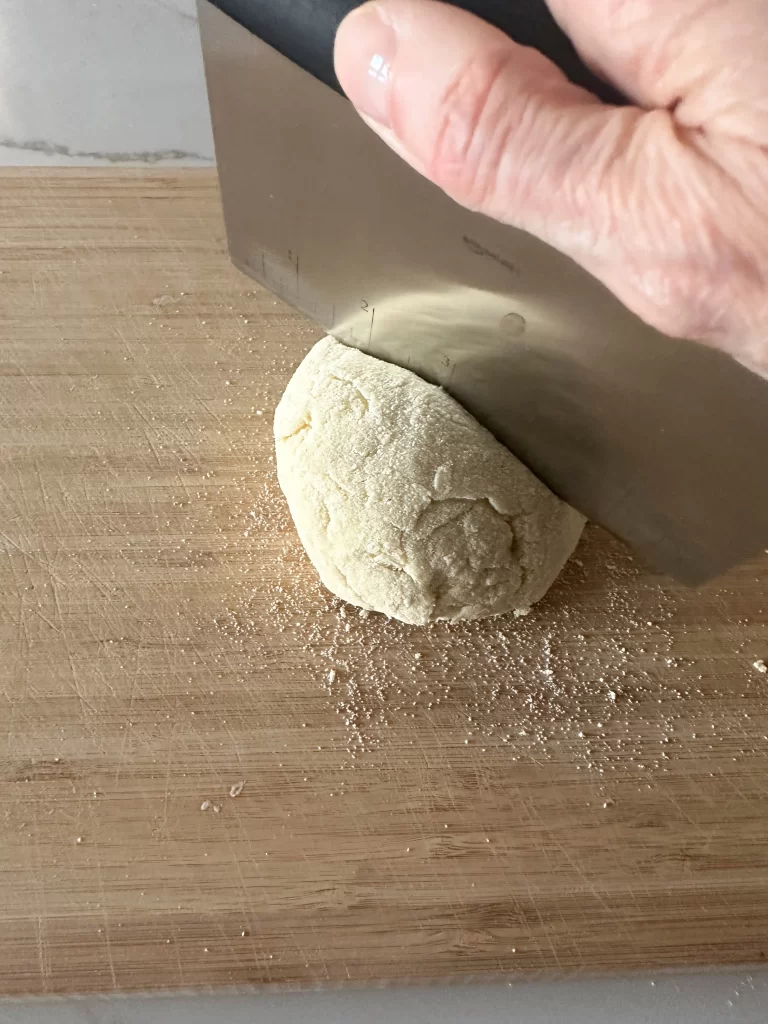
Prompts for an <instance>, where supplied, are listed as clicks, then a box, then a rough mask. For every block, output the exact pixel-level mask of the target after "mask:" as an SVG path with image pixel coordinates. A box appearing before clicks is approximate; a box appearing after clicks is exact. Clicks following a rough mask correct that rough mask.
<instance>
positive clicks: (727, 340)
mask: <svg viewBox="0 0 768 1024" xmlns="http://www.w3.org/2000/svg"><path fill="white" fill-rule="evenodd" d="M549 5H550V8H551V10H552V12H553V14H554V15H555V17H556V18H557V20H558V21H559V22H560V24H561V25H562V26H563V28H564V29H565V30H566V32H567V33H568V34H569V35H570V37H571V38H572V40H573V41H574V43H575V45H576V46H577V48H578V49H579V51H580V53H581V55H582V57H583V58H584V59H585V60H586V62H587V63H589V64H590V65H591V66H592V67H593V68H595V69H596V70H597V71H598V73H599V74H601V75H602V76H603V77H604V78H606V79H608V80H610V81H612V82H613V83H614V84H615V85H617V86H618V87H619V88H620V89H621V90H622V91H623V92H624V94H625V95H627V96H629V97H630V98H631V99H632V100H633V102H634V103H635V106H632V107H628V108H614V107H609V106H606V105H604V104H602V103H600V102H599V101H597V100H596V99H595V98H594V97H592V96H591V95H590V94H588V93H586V92H584V91H583V90H582V89H579V88H578V87H576V86H573V85H571V84H570V83H569V82H568V81H567V80H566V79H565V78H564V76H563V75H562V73H561V72H560V71H559V70H558V69H557V68H555V67H554V66H553V65H552V64H551V63H550V62H549V61H547V60H546V59H545V58H544V57H542V56H541V55H540V54H539V53H537V52H535V51H533V50H530V49H525V48H523V47H520V46H518V45H517V44H515V43H513V42H511V41H510V40H509V39H508V38H507V37H506V36H505V35H504V34H503V33H501V32H499V31H497V30H496V29H494V28H492V27H491V26H489V25H487V24H485V23H483V22H482V21H480V20H479V19H477V18H475V17H473V16H472V15H469V14H467V13H466V12H464V11H461V10H458V9H457V8H454V7H451V6H450V5H447V4H441V3H436V2H434V0H376V2H374V3H369V4H366V5H365V6H364V7H363V8H360V9H359V10H357V11H355V12H354V13H353V14H352V15H350V17H349V18H348V19H347V20H346V22H345V23H344V24H343V25H342V27H341V29H340V31H339V36H338V40H337V49H336V64H337V71H338V75H339V79H340V81H341V83H342V85H343V87H344V88H345V90H346V91H347V92H348V94H349V96H350V98H351V99H352V100H353V102H355V103H356V105H357V106H358V109H359V110H360V111H361V113H362V114H363V115H364V116H365V117H366V120H367V121H368V123H369V124H370V125H371V127H373V128H374V130H376V131H377V132H378V133H379V134H380V135H381V136H382V137H383V138H384V139H385V140H386V141H387V142H389V144H390V145H391V146H392V147H393V148H394V149H395V150H396V151H397V152H399V153H400V154H401V155H402V156H403V157H404V158H405V159H407V160H408V161H409V162H410V163H411V164H412V165H413V166H414V167H416V168H417V169H418V170H419V171H421V172H422V173H423V174H425V175H426V176H427V177H429V178H431V179H432V180H433V181H434V182H435V183H436V184H438V185H439V186H440V187H442V188H443V189H444V190H445V191H446V192H447V193H448V194H449V195H451V196H452V197H453V198H454V199H456V200H457V201H458V202H460V203H462V204H463V205H465V206H468V207H470V208H471V209H474V210H478V211H482V212H484V213H486V214H488V215H490V216H491V217H494V218H496V219H497V220H500V221H504V222H505V223H509V224H512V225H514V226H516V227H519V228H523V229H524V230H527V231H530V232H532V233H533V234H535V235H538V236H539V237H540V238H542V239H544V241H546V242H549V243H550V244H552V245H554V246H556V247H557V248H558V249H560V250H562V251H563V252H565V253H566V254H568V255H569V256H571V257H572V258H573V259H575V260H576V261H577V262H578V263H580V264H581V265H582V266H583V267H585V268H586V269H587V270H589V271H590V272H591V273H592V274H594V275H595V276H596V277H598V278H599V279H600V280H602V281H603V282H604V283H605V284H606V285H607V286H608V287H609V288H610V289H612V291H613V292H614V293H615V294H616V295H617V296H618V297H619V298H620V299H621V300H622V301H623V302H624V303H625V304H626V305H627V306H628V307H629V308H630V309H632V310H633V311H634V312H635V313H637V314H638V315H639V316H640V317H642V318H643V319H644V320H645V321H646V322H647V323H649V324H651V325H652V326H654V327H656V328H658V329H660V330H661V331H663V332H665V333H666V334H670V335H674V336H678V337H686V338H692V339H695V340H698V341H701V342H705V343H707V344H710V345H714V346H717V347H719V348H722V349H724V350H725V351H727V352H729V353H731V354H732V355H733V356H734V357H735V358H737V359H739V360H740V361H741V362H743V363H745V364H746V365H748V366H750V367H751V368H753V369H755V370H757V371H758V372H762V373H766V374H767V375H768V57H766V44H767V43H768V0H765V2H764V0H663V2H661V0H589V2H585V0H549ZM376 54H383V55H384V57H385V58H386V60H387V62H388V65H389V67H388V69H387V70H388V73H387V74H386V75H380V76H379V77H378V79H375V78H374V77H372V76H371V75H369V74H368V68H369V65H370V61H371V59H372V57H373V56H374V55H376ZM382 79H383V80H382Z"/></svg>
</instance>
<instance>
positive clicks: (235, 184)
mask: <svg viewBox="0 0 768 1024" xmlns="http://www.w3.org/2000/svg"><path fill="white" fill-rule="evenodd" d="M358 2H359V0H199V8H200V23H201V30H202V39H203V50H204V55H205V65H206V74H207V79H208V89H209V94H210V101H211V109H212V113H213V126H214V134H215V140H216V152H217V158H218V166H219V173H220V177H221V188H222V195H223V201H224V211H225V217H226V223H227V231H228V236H229V245H230V252H231V255H232V259H233V261H234V262H235V264H236V265H237V266H238V267H239V268H241V269H242V270H243V271H245V272H246V273H247V274H249V275H250V276H251V277H253V278H255V279H256V280H257V281H259V282H261V283H262V284H263V285H265V286H266V287H267V288H269V289H270V290H271V291H272V292H273V293H275V294H276V295H278V296H280V297H281V298H282V299H285V300H286V301H287V302H289V303H290V304H291V305H293V306H294V307H296V308H297V309H299V310H301V311H302V312H303V313H305V314H306V315H307V316H309V317H311V318H312V319H313V320H315V321H316V322H317V323H318V324H320V325H322V327H323V328H325V330H326V331H327V332H328V333H329V334H332V335H333V336H335V337H336V338H338V339H339V340H340V341H343V342H345V343H347V344H349V345H353V346H355V347H357V348H360V349H362V350H363V351H365V352H369V353H370V354H371V355H374V356H377V357H379V358H381V359H385V360H388V361H390V362H394V363H398V364H400V365H401V366H405V367H409V368H410V369H412V370H413V371H415V372H416V373H418V374H419V375H421V376H422V377H424V378H425V379H427V380H429V381H432V382H434V383H436V384H440V385H442V386H444V387H445V388H446V390H447V391H449V392H450V393H451V394H452V395H453V396H454V397H455V398H456V399H457V400H458V401H459V402H461V403H462V405H463V406H464V407H465V408H466V409H468V410H469V411H470V412H471V413H472V414H473V415H474V416H475V417H476V418H477V419H478V420H479V421H480V422H481V423H483V424H484V425H485V426H486V427H488V428H489V430H491V431H492V433H493V434H495V436H496V437H497V438H498V439H499V440H500V441H502V442H503V443H504V444H505V445H507V446H508V447H509V449H510V450H511V451H513V452H514V453H515V454H516V455H517V456H518V457H519V458H521V459H522V460H523V461H524V462H525V463H527V465H528V466H529V467H530V468H531V469H532V470H533V471H534V472H535V473H536V474H537V475H538V476H539V477H541V479H543V480H544V481H545V482H546V483H547V484H549V486H550V487H551V488H552V490H554V491H555V492H556V493H557V494H559V495H560V496H561V497H563V498H564V499H566V500H567V501H568V502H570V503H571V504H572V505H574V506H575V507H576V508H578V509H580V510H581V511H582V512H583V513H584V514H585V515H586V516H588V517H589V518H590V519H592V520H594V521H596V522H598V523H601V524H602V525H603V526H605V527H607V528H608V529H609V530H611V531H612V532H613V533H615V534H617V535H618V536H620V537H622V538H623V539H624V540H626V541H627V542H628V543H629V544H630V545H631V546H632V547H633V548H634V549H635V550H636V551H637V552H638V553H639V554H640V555H642V556H643V557H644V558H645V559H646V560H648V561H649V562H650V563H652V564H653V565H655V566H656V567H658V568H660V569H662V570H664V571H666V572H668V573H670V574H672V575H674V576H676V577H678V578H679V579H681V580H683V581H685V582H688V583H694V584H695V583H699V582H701V581H703V580H706V579H708V578H710V577H713V576H716V575H718V574H720V573H721V572H722V571H724V570H725V569H726V568H728V567H729V566H731V565H734V564H737V563H739V562H741V561H742V560H745V559H746V558H748V557H750V556H751V555H753V554H755V553H756V552H757V551H759V550H760V549H761V548H765V547H768V460H767V459H766V452H767V451H768V382H766V381H765V380H763V379H761V378H758V377H757V376H755V375H754V374H751V373H750V372H749V371H748V370H746V369H743V368H742V367H740V366H739V365H738V364H736V363H735V362H733V361H731V360H730V359H729V358H727V357H726V356H723V355H720V354H718V353H716V352H714V351H711V350H709V349H706V348H703V347H701V346H697V345H694V344H692V343H689V342H685V341H678V340H672V339H670V338H666V337H664V336H662V335H660V334H659V333H657V332H656V331H654V330H652V329H651V328H649V327H647V326H645V325H644V324H643V323H642V322H641V321H640V320H639V319H638V318H637V317H635V316H634V315H633V314H632V313H630V312H629V311H628V310H627V309H626V308H624V306H623V305H622V304H621V303H620V302H619V301H618V300H617V299H615V298H614V297H613V296H612V295H611V294H609V292H608V291H607V290H606V289H605V288H604V287H603V286H602V285H600V284H599V283H598V282H597V281H596V280H595V279H594V278H592V277H591V276H590V275H589V274H587V273H586V272H585V271H583V270H581V269H580V268H579V267H578V266H576V264H575V263H573V262H572V261H571V260H569V259H568V258H567V257H565V256H563V255H561V254H560V253H558V252H556V251H555V250H553V249H551V248H549V247H548V246H546V245H544V244H543V243H541V242H539V241H537V240H536V239H534V238H532V237H531V236H530V235H528V234H526V233H524V232H521V231H516V230H514V229H512V228H508V227H504V226H502V225H499V224H496V223H495V222H493V221H491V220H489V219H487V218H485V217H483V216H481V215H478V214H473V213H469V212H467V211H466V210H464V209H462V208H460V207H459V206H458V205H457V204H455V203H454V202H453V201H452V200H451V199H449V198H448V197H447V196H446V195H444V194H443V193H442V192H441V191H440V190H439V189H437V188H436V187H435V186H434V185H432V184H431V183H429V182H428V181H426V180H424V179H422V178H421V177H420V176H419V175H418V174H417V173H416V172H415V171H413V170H412V169H411V168H409V167H408V166H407V165H406V164H405V163H403V162H402V161H401V160H400V159H399V158H398V157H396V156H395V155H394V154H393V153H391V152H390V151H389V149H388V148H387V147H386V146H385V145H384V144H383V143H382V142H381V141H380V140H379V139H378V138H377V137H376V136H375V135H374V134H373V133H372V132H371V131H369V129H368V128H367V127H366V126H365V124H364V123H363V122H362V121H361V120H360V119H359V118H358V116H357V114H356V113H355V111H354V109H353V108H352V106H351V104H349V102H348V101H347V100H346V99H345V98H344V97H343V95H341V91H340V89H339V87H338V82H337V80H336V78H335V75H334V71H333V41H334V36H335V33H336V29H337V28H338V25H339V24H340V22H341V20H342V18H343V16H344V15H345V14H346V13H348V12H349V11H350V10H351V9H352V8H354V7H356V6H358ZM460 6H462V7H465V8H467V9H469V10H472V11H473V12H474V13H476V14H479V15H480V16H482V17H485V18H486V20H488V21H491V22H493V23H494V24H496V25H497V26H498V27H499V28H502V29H504V30H505V31H507V32H508V33H509V35H511V36H512V37H513V38H514V39H516V40H517V41H518V42H521V43H523V44H525V45H530V46H534V47H536V48H537V49H539V50H541V51H542V52H544V53H545V54H546V55H547V56H549V57H550V58H551V59H553V60H555V61H556V62H557V63H558V64H559V65H560V67H561V68H562V69H563V70H564V71H565V72H566V74H568V75H569V77H571V78H572V79H573V80H574V81H576V82H578V83H579V84H581V85H584V86H586V87H587V88H590V89H592V91H593V92H594V93H596V94H598V95H600V96H601V97H602V98H603V99H605V100H607V101H608V102H621V97H619V96H618V95H617V94H616V93H614V92H613V90H612V89H611V88H610V87H609V86H607V85H606V84H605V83H604V82H602V81H600V80H598V79H597V78H595V77H594V76H593V75H592V73H591V72H590V71H588V69H587V68H586V67H585V66H584V65H583V64H582V63H581V61H580V60H579V58H578V56H577V55H576V52H575V51H574V49H573V47H572V46H571V44H570V42H569V40H568V39H567V37H566V36H565V35H564V34H563V33H562V32H561V31H560V30H559V28H558V27H557V25H556V24H555V22H554V20H553V19H552V17H551V15H550V14H549V11H548V8H547V7H546V4H545V3H544V0H461V3H460Z"/></svg>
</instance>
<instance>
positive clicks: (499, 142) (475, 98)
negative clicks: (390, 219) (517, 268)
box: [428, 52, 520, 209]
mask: <svg viewBox="0 0 768 1024" xmlns="http://www.w3.org/2000/svg"><path fill="white" fill-rule="evenodd" d="M515 92H516V90H515V89H514V88H511V82H510V75H509V55H508V54H507V53H504V52H500V53H488V52H481V53H478V54H474V55H473V56H472V57H471V58H470V59H469V60H468V61H467V62H466V63H465V64H464V65H463V66H462V67H460V68H459V69H458V70H457V72H456V74H455V75H454V76H453V77H452V80H451V82H450V83H449V85H448V87H447V88H446V90H445V91H444V93H443V95H442V96H441V98H440V102H439V110H438V114H437V120H436V124H435V127H434V135H433V143H432V146H431V155H430V159H429V166H428V173H429V174H430V177H432V179H433V180H434V181H435V182H436V183H437V184H438V185H439V186H440V187H441V188H443V189H444V190H445V191H446V192H448V194H449V195H451V196H452V197H453V198H454V199H457V200H458V201H459V202H461V203H463V204H464V205H465V206H468V207H470V208H471V209H486V208H487V206H488V205H489V202H490V201H491V200H492V198H493V196H494V194H495V193H496V191H497V184H498V177H499V168H500V167H501V165H502V162H503V156H504V152H505V150H506V148H507V146H508V144H509V141H510V135H511V126H512V124H513V121H514V120H519V118H520V103H519V102H518V103H516V102H515V98H516V97H515Z"/></svg>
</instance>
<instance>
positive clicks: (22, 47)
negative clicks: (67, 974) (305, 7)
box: [0, 0, 768, 1024]
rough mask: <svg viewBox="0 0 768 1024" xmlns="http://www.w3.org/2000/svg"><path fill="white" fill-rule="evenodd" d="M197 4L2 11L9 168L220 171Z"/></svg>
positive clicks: (639, 998)
mask: <svg viewBox="0 0 768 1024" xmlns="http://www.w3.org/2000/svg"><path fill="white" fill-rule="evenodd" d="M213 163H214V152H213V140H212V136H211V128H210V121H209V117H208V108H207V101H206V94H205V83H204V76H203V68H202V60H201V56H200V47H199V41H198V36H197V25H196V19H195V0H98V2H96V0H0V165H6V166H11V165H15V166H20V165H21V166H24V165H36V166H41V165H47V166H51V165H59V166H67V165H69V166H83V165H90V166H98V165H139V166H141V165H157V166H174V165H175V166H206V165H213ZM308 1016H311V1017H312V1019H313V1020H314V1021H316V1022H317V1024H326V1022H327V1024H331V1022H335V1024H346V1022H350V1024H351V1022H353V1021H354V1022H356V1021H359V1020H360V1019H366V1020H368V1021H370V1022H371V1024H387V1022H390V1021H392V1022H394V1021H400V1020H407V1021H408V1022H409V1024H427V1022H428V1021H434V1020H441V1021H443V1022H445V1024H453V1022H457V1024H458V1022H460V1021H461V1022H463V1021H468V1020H471V1021H474V1022H477V1024H491V1022H497V1021H498V1022H501V1021H507V1022H511V1021H520V1022H521V1024H561V1022H562V1024H566V1022H567V1024H587V1022H588V1024H603V1022H604V1024H656V1022H658V1024H661V1022H666V1021H670V1022H673V1021H674V1022H676V1024H689V1022H690V1024H693V1022H696V1024H715V1022H717V1024H727V1022H735V1024H758V1022H759V1024H765V1021H766V1020H768V975H763V974H755V975H752V974H750V973H749V972H746V971H745V972H742V973H739V974H723V975H699V976H693V975H688V976H678V977H673V976H669V977H662V978H643V979H634V980H627V981H617V980H603V981H579V982H561V983H546V984H545V983H541V984H519V985H518V984H516V985H514V986H511V987H510V986H506V985H503V986H501V985H498V984H497V985H480V986H477V987H471V988H466V987H464V988H441V987H437V988H432V989H424V990H419V989H412V990H388V991H380V990H376V991H372V992H368V993H359V992H353V993H339V992H336V993H316V994H313V995H308V994H304V995H298V994H293V995H291V994H286V995H281V996H276V995H273V994H253V995H239V996H234V995H232V996H216V997H195V998H189V997H183V996H179V997H178V998H172V999H167V998H164V999H147V998H144V999H119V1000H77V1001H72V1002H68V1003H35V1004H29V1003H26V1004H25V1003H16V1002H6V1003H2V1002H0V1024H32V1022H33V1021H34V1024H53V1022H54V1021H55V1022H56V1024H86V1022H90V1024H129V1022H130V1024H134V1022H139V1021H141V1022H142V1024H153V1022H155V1021H157V1022H160V1021H163V1022H164V1024H174V1022H176V1021H179V1022H181V1021H184V1022H185V1024H203V1022H207V1021H209V1020H211V1019H218V1020H221V1021H223V1022H226V1024H240V1022H243V1024H245V1021H249V1022H250V1021H254V1020H264V1021H270V1022H274V1024H289V1022H292V1021H297V1020H302V1019H306V1018H307V1017H308Z"/></svg>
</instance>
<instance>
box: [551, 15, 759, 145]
mask: <svg viewBox="0 0 768 1024" xmlns="http://www.w3.org/2000/svg"><path fill="white" fill-rule="evenodd" d="M547 2H548V4H549V7H550V9H551V10H552V13H553V14H554V16H555V18H556V19H557V21H558V22H559V23H560V25H561V26H562V28H563V29H564V30H565V32H566V33H567V34H568V35H569V36H570V37H571V39H572V40H573V42H574V44H575V45H576V47H577V49H578V50H579V52H580V53H581V55H582V57H583V58H584V60H585V61H587V62H588V63H590V64H592V65H593V66H594V67H596V68H597V69H598V70H599V71H600V72H601V73H602V74H603V76H604V77H605V78H607V79H609V81H612V82H614V83H615V84H616V85H617V86H618V87H619V88H620V89H622V90H623V91H624V93H625V94H626V95H628V96H631V97H632V98H633V99H634V100H635V101H636V102H637V103H639V104H640V105H641V106H644V107H646V108H653V107H658V108H667V109H674V111H675V117H676V120H677V121H678V123H680V124H682V125H685V126H686V127H689V128H700V127H706V128H707V129H708V130H711V131H721V132H725V133H728V134H730V135H731V136H736V137H740V138H743V139H747V140H749V141H751V142H757V143H759V144H760V145H768V108H767V107H766V103H765V96H766V95H767V94H768V61H766V59H765V40H766V33H768V5H766V4H765V3H763V2H762V0H714V2H713V0H664V2H659V0H589V3H585V2H584V0H547Z"/></svg>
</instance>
